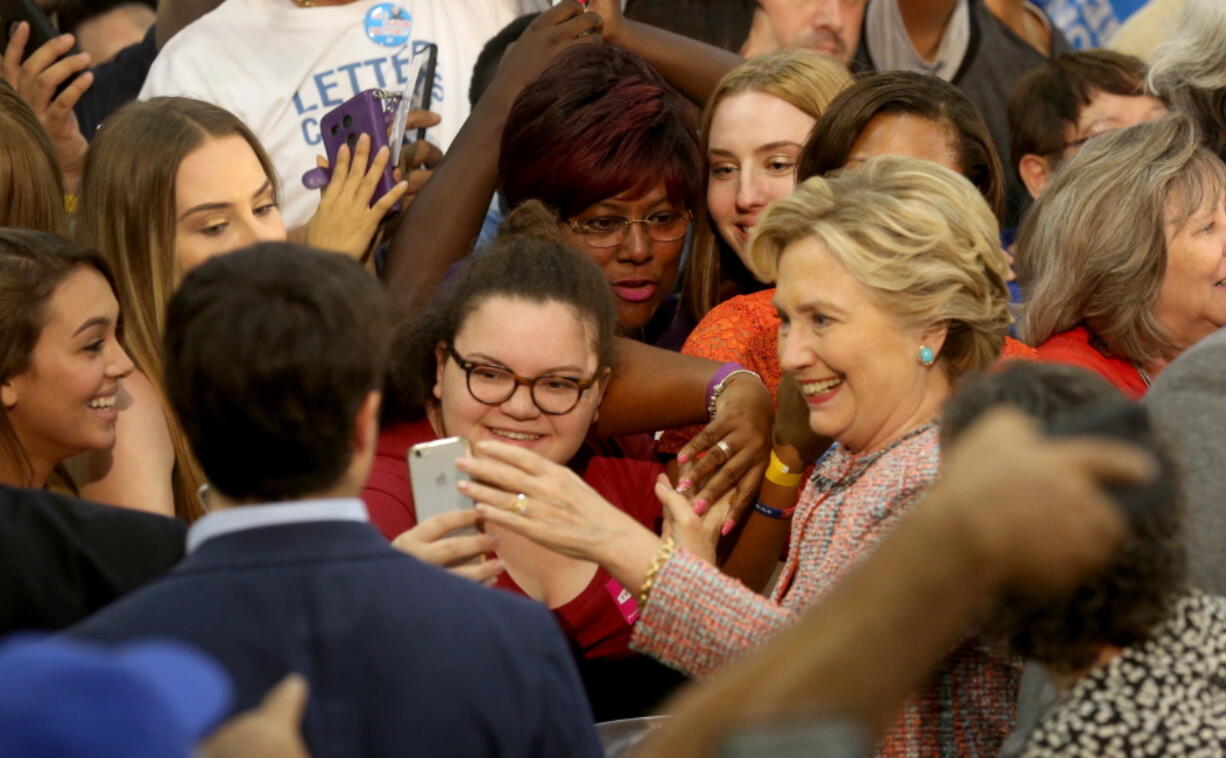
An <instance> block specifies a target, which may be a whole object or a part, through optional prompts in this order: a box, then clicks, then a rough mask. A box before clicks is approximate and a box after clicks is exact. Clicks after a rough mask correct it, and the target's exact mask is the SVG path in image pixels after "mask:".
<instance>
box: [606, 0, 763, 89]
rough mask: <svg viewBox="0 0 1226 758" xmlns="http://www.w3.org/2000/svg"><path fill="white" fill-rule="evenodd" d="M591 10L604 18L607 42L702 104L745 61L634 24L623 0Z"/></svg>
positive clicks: (668, 33) (691, 41)
mask: <svg viewBox="0 0 1226 758" xmlns="http://www.w3.org/2000/svg"><path fill="white" fill-rule="evenodd" d="M588 8H589V9H591V10H592V11H594V12H595V13H598V14H600V16H601V18H603V19H604V37H605V39H606V40H608V41H609V42H611V43H612V44H614V45H617V46H618V47H621V48H625V49H626V50H629V51H630V52H632V53H634V54H635V55H638V56H639V57H641V58H643V59H644V60H645V61H647V62H648V63H650V64H651V65H652V66H654V67H655V68H656V70H658V71H659V72H660V75H661V76H663V77H664V78H665V79H667V80H668V82H669V84H671V85H673V86H674V87H676V88H677V89H678V90H679V91H680V92H681V93H682V94H683V95H685V96H686V97H688V98H690V99H691V100H693V101H694V102H696V103H698V104H699V105H703V104H704V103H706V102H707V98H708V97H710V95H711V93H712V92H714V91H715V85H717V84H719V80H720V79H722V78H723V77H724V74H726V73H728V72H729V71H731V70H732V69H734V68H736V67H737V66H739V65H741V64H742V63H744V62H745V59H744V58H742V57H741V56H739V55H737V54H736V53H730V52H728V51H727V50H723V49H721V48H718V47H715V46H714V45H708V44H706V43H705V42H699V41H698V40H695V39H690V38H689V37H685V36H682V35H680V34H674V33H673V32H669V31H665V30H664V29H658V28H656V27H654V26H651V25H650V24H644V23H641V22H639V21H632V20H630V19H628V18H626V17H625V16H623V15H622V11H621V0H591V3H590V4H589V5H588Z"/></svg>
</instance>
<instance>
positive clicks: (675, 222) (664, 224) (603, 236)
mask: <svg viewBox="0 0 1226 758" xmlns="http://www.w3.org/2000/svg"><path fill="white" fill-rule="evenodd" d="M693 217H694V214H692V213H690V212H689V211H671V210H670V211H657V212H656V213H652V214H650V215H649V216H647V217H646V218H626V217H625V216H596V217H594V218H589V219H585V220H583V221H579V220H577V219H571V220H570V221H569V222H567V223H569V224H570V228H571V229H573V230H574V231H575V233H576V234H578V235H580V236H582V237H583V241H584V242H586V243H587V244H589V245H591V246H592V247H617V246H618V245H620V244H621V243H622V242H624V241H625V240H626V235H627V234H629V233H630V227H631V226H633V225H634V224H642V225H643V229H644V230H646V232H647V237H648V239H651V240H654V241H656V242H676V241H677V240H679V239H681V238H682V237H684V236H685V233H686V231H688V230H689V228H690V220H691V219H692V218H693Z"/></svg>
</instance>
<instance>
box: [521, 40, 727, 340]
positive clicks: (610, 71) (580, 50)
mask: <svg viewBox="0 0 1226 758" xmlns="http://www.w3.org/2000/svg"><path fill="white" fill-rule="evenodd" d="M694 116H695V111H694V109H693V107H692V106H691V105H690V104H689V103H688V102H686V101H685V100H684V99H683V98H682V97H681V96H680V95H679V94H677V93H676V92H675V91H674V90H672V89H671V88H670V87H669V86H668V85H667V84H665V83H664V80H663V79H661V78H660V75H659V74H657V73H656V72H655V70H654V69H652V68H651V66H649V65H648V64H647V63H646V62H644V61H643V60H642V59H641V58H639V57H638V56H635V55H634V54H632V53H628V52H626V51H625V50H622V49H621V48H617V47H613V46H606V45H599V46H597V45H582V46H578V47H575V48H574V49H571V50H568V51H566V52H565V53H563V54H562V55H560V56H559V57H558V59H557V60H556V61H555V62H554V64H553V65H551V66H550V67H549V68H547V69H546V70H545V72H544V73H543V74H541V76H540V78H538V79H537V80H536V81H535V82H533V83H532V84H530V85H528V87H526V88H525V89H524V91H523V92H522V93H521V94H520V96H519V97H518V98H517V99H516V101H515V104H514V105H513V106H512V107H511V112H510V115H509V116H508V117H507V124H506V127H505V129H504V130H503V135H502V150H501V155H500V158H499V178H500V180H501V186H502V193H503V198H504V199H505V200H506V202H507V204H508V206H510V207H515V206H517V205H518V204H519V203H521V202H523V201H525V200H530V199H535V200H540V201H542V202H544V203H545V204H546V205H547V206H550V207H551V208H553V209H554V210H556V211H557V213H558V216H559V218H560V219H561V223H560V224H559V226H560V228H561V231H562V236H563V238H564V239H565V240H566V241H567V242H569V243H570V244H571V246H572V247H574V248H576V249H578V250H580V251H582V252H585V253H587V254H588V255H589V256H590V257H591V258H592V259H593V260H595V261H596V263H597V265H599V266H600V268H601V269H602V270H603V271H604V274H605V277H606V278H607V279H608V280H609V285H610V286H611V287H612V288H613V294H614V296H615V301H616V303H617V316H618V323H619V325H620V326H621V328H622V330H623V332H624V333H625V334H627V335H628V336H636V337H639V338H641V339H643V340H644V341H647V342H656V341H657V340H658V338H659V337H660V336H661V333H662V331H663V329H664V328H665V327H667V326H668V324H669V322H670V321H671V320H672V313H673V311H675V310H676V309H675V307H667V308H664V309H662V308H661V306H662V305H663V304H664V303H665V301H666V299H669V295H670V294H671V293H672V290H673V285H674V283H675V282H676V278H677V272H678V267H679V266H680V263H681V251H682V248H683V247H684V246H685V237H686V232H687V231H688V230H689V225H690V217H691V211H692V209H693V208H695V207H696V203H697V200H698V193H699V191H700V181H701V179H700V178H701V176H702V165H703V164H702V155H701V153H700V152H699V147H698V137H697V132H696V131H695V118H694ZM670 302H671V303H675V298H672V299H671V301H670ZM677 346H678V347H679V345H677Z"/></svg>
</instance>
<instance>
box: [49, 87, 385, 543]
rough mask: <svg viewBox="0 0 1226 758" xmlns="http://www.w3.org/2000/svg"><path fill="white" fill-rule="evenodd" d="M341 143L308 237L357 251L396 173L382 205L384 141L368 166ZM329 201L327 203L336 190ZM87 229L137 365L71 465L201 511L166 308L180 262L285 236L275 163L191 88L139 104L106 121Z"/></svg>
mask: <svg viewBox="0 0 1226 758" xmlns="http://www.w3.org/2000/svg"><path fill="white" fill-rule="evenodd" d="M368 155H369V143H368V142H367V141H366V140H365V138H363V139H362V140H360V141H359V142H358V144H357V146H356V149H355V150H354V153H353V156H352V157H353V159H352V161H350V160H349V156H348V150H347V149H346V148H342V153H341V155H340V156H338V160H337V166H336V167H335V170H334V172H333V177H334V178H333V181H332V183H331V184H329V186H328V188H327V190H325V202H324V203H322V204H321V206H320V211H319V212H318V213H317V214H316V217H315V218H313V219H312V220H311V222H310V223H309V224H308V226H307V229H306V239H307V241H308V243H309V244H312V245H314V246H316V247H321V248H325V249H333V250H337V251H339V252H345V253H347V254H350V255H353V256H355V257H360V256H361V255H362V254H363V253H364V251H365V250H366V248H367V246H368V244H369V241H370V239H371V236H372V235H373V234H374V232H375V229H376V226H377V224H378V222H379V220H380V219H381V218H382V216H383V214H384V213H385V212H386V211H387V210H388V209H390V207H391V206H392V205H393V204H394V203H395V202H396V201H397V200H399V199H400V198H401V197H402V196H403V195H404V193H405V191H406V189H407V185H406V184H405V183H403V182H401V183H400V184H399V185H397V187H396V188H395V190H393V191H392V192H389V193H388V194H387V195H385V196H384V197H383V198H381V199H380V200H379V202H378V203H376V204H375V205H374V206H373V207H372V206H370V197H371V191H372V190H373V186H374V181H370V179H371V178H372V177H377V176H378V175H379V173H380V172H382V170H383V167H384V166H385V165H386V164H387V160H388V155H387V153H386V151H383V150H381V151H380V152H379V153H378V154H377V155H376V156H375V158H374V160H373V161H372V162H371V164H370V167H369V171H367V172H365V173H363V172H362V171H360V170H359V169H358V168H357V167H359V166H365V165H366V161H367V158H368ZM329 201H330V202H329ZM80 203H81V204H80V212H79V219H78V223H79V235H80V237H81V238H82V240H83V241H84V242H86V243H87V244H89V245H90V246H92V247H95V248H97V249H98V250H99V251H101V253H102V254H103V255H104V256H105V257H106V259H107V260H108V262H109V263H110V265H111V268H112V269H113V270H114V272H115V280H116V290H117V293H118V297H119V301H120V305H121V307H122V309H123V314H124V332H123V339H124V343H125V345H126V347H127V349H128V352H129V353H130V354H131V356H132V360H133V362H134V363H135V364H136V368H137V371H135V372H133V373H132V376H131V377H130V378H129V381H127V382H126V383H125V385H124V389H123V391H122V392H121V394H120V396H119V400H118V407H119V410H120V413H119V421H118V426H117V432H116V443H115V447H114V449H113V450H111V451H101V452H94V453H91V454H89V455H87V456H82V457H80V458H76V459H74V460H73V461H71V462H70V464H69V467H68V468H69V472H70V473H71V474H72V476H73V479H74V480H75V481H76V482H77V484H78V486H79V488H80V490H81V494H82V495H83V496H84V497H87V498H89V499H91V500H97V501H99V502H104V503H110V504H113V505H123V506H127V507H131V508H139V509H142V510H151V511H157V512H162V513H166V514H172V515H176V516H179V517H181V518H184V519H186V520H188V521H191V520H194V519H195V518H197V517H199V516H200V515H202V513H203V507H202V505H201V503H200V501H199V498H198V497H197V492H198V490H199V488H200V485H201V484H203V483H204V476H203V474H202V473H201V471H200V467H199V465H198V464H197V463H196V461H195V459H194V457H193V456H192V453H191V450H190V449H189V447H188V444H187V440H186V438H185V437H184V436H183V431H182V429H181V428H180V426H179V423H178V421H177V420H176V419H175V418H174V415H173V414H172V413H170V412H169V410H168V406H167V405H166V402H165V398H164V393H163V388H162V368H161V367H162V363H161V343H162V327H163V311H164V309H165V307H166V303H167V302H169V300H170V296H171V295H172V294H173V293H174V291H175V289H176V287H178V284H179V281H180V280H181V279H182V277H183V276H184V274H185V273H186V272H188V271H190V270H191V269H192V268H194V267H195V266H198V265H200V264H201V263H203V262H204V261H206V260H208V259H209V258H211V257H213V256H216V255H221V254H223V253H228V252H230V251H233V250H236V249H238V248H241V247H245V246H247V245H250V244H253V243H256V242H261V241H269V240H284V239H286V229H285V225H284V223H283V222H282V221H281V214H280V209H279V192H278V182H277V174H276V171H275V169H274V168H273V165H272V162H271V160H269V158H268V154H267V153H266V152H265V150H264V148H263V146H261V145H260V143H259V141H258V140H257V139H256V137H255V135H254V134H253V133H252V132H251V130H250V129H248V128H247V126H246V125H245V124H243V122H242V121H240V120H239V119H238V118H237V117H236V116H234V115H233V114H232V113H230V112H229V111H226V110H223V109H221V108H218V107H217V106H214V105H209V104H208V103H204V102H200V101H198V100H190V99H187V98H154V99H152V100H149V101H146V102H141V103H133V104H130V105H128V106H125V107H124V108H122V109H121V110H119V111H117V112H116V113H115V114H114V115H113V116H111V117H110V118H108V119H107V121H106V123H105V124H104V128H102V129H101V130H100V131H99V132H98V136H97V138H96V139H95V140H94V142H93V145H92V146H91V148H90V151H89V157H88V159H87V161H86V165H85V179H84V182H83V185H82V191H81V201H80Z"/></svg>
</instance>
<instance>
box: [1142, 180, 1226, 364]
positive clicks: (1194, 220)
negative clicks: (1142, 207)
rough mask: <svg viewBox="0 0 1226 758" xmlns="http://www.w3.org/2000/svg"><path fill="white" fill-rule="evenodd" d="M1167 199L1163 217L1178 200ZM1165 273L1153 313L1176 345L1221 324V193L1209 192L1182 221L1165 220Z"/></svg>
mask: <svg viewBox="0 0 1226 758" xmlns="http://www.w3.org/2000/svg"><path fill="white" fill-rule="evenodd" d="M1174 195H1175V193H1172V197H1170V198H1168V200H1167V208H1168V217H1169V216H1171V215H1174V214H1175V213H1177V212H1178V211H1177V209H1178V208H1179V207H1180V206H1181V205H1182V203H1181V202H1180V200H1181V199H1180V198H1178V197H1175V196H1174ZM1166 245H1167V257H1166V275H1165V276H1164V277H1163V279H1162V287H1161V289H1159V291H1158V300H1157V302H1156V303H1155V305H1154V316H1155V317H1156V318H1157V319H1158V323H1160V324H1161V325H1162V326H1163V328H1164V329H1166V330H1167V332H1168V333H1169V334H1170V336H1171V337H1172V338H1173V339H1174V341H1175V343H1176V344H1177V345H1178V346H1180V347H1181V348H1187V347H1191V345H1192V344H1193V343H1195V342H1197V341H1198V340H1200V339H1201V338H1203V337H1206V336H1208V335H1209V334H1212V333H1213V332H1215V331H1217V330H1218V328H1219V327H1222V326H1226V199H1224V198H1223V197H1222V196H1221V195H1219V194H1214V195H1213V197H1211V198H1210V199H1209V200H1207V201H1206V202H1205V204H1204V205H1203V206H1202V207H1201V208H1200V209H1199V210H1197V212H1196V213H1193V214H1192V216H1191V217H1190V218H1188V219H1186V220H1184V221H1182V222H1178V221H1176V222H1174V223H1171V224H1168V225H1167V230H1166Z"/></svg>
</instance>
